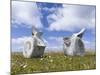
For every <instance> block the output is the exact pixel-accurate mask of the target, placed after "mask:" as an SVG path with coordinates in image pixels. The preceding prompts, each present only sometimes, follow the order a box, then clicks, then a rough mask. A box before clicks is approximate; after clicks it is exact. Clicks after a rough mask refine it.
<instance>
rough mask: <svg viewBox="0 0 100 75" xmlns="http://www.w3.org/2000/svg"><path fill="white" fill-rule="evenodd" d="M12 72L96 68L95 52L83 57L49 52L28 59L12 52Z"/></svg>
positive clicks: (13, 73)
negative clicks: (39, 56) (40, 56)
mask: <svg viewBox="0 0 100 75" xmlns="http://www.w3.org/2000/svg"><path fill="white" fill-rule="evenodd" d="M11 58H12V59H11V74H12V75H16V74H25V73H37V72H54V71H74V70H88V69H95V68H96V57H95V54H91V53H88V54H86V55H85V56H83V57H80V56H73V57H72V56H64V54H63V53H48V54H44V56H43V57H42V58H32V59H26V58H24V57H23V56H22V54H21V53H12V56H11Z"/></svg>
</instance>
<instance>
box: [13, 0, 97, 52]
mask: <svg viewBox="0 0 100 75" xmlns="http://www.w3.org/2000/svg"><path fill="white" fill-rule="evenodd" d="M95 10H96V7H95V6H93V5H73V4H61V3H43V2H22V1H12V10H11V13H12V14H11V41H12V51H22V50H23V42H24V41H25V40H26V39H28V38H30V37H31V35H32V27H33V26H34V27H35V28H36V29H38V30H39V31H42V32H43V35H42V37H43V38H44V41H45V44H46V50H48V51H49V50H50V51H62V49H63V37H66V36H68V37H70V36H71V35H72V34H73V33H77V32H79V31H80V30H81V29H82V28H86V31H85V33H84V36H83V38H82V40H83V42H84V44H85V48H86V49H89V50H91V51H92V50H93V51H95V41H96V38H95V35H96V33H95V26H96V23H95V17H96V15H95V14H96V11H95Z"/></svg>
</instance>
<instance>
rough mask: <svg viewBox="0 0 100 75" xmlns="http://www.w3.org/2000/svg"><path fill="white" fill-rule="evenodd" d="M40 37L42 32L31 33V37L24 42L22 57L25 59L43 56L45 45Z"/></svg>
mask: <svg viewBox="0 0 100 75" xmlns="http://www.w3.org/2000/svg"><path fill="white" fill-rule="evenodd" d="M41 36H42V32H39V31H33V32H32V37H31V38H30V39H27V40H26V41H25V43H24V50H23V56H24V57H25V58H32V57H41V56H43V54H44V50H45V47H46V45H45V43H44V41H43V39H42V37H41Z"/></svg>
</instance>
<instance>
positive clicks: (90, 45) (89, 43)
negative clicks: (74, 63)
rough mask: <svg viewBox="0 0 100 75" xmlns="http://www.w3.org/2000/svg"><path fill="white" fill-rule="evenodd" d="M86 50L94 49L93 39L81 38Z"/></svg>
mask: <svg viewBox="0 0 100 75" xmlns="http://www.w3.org/2000/svg"><path fill="white" fill-rule="evenodd" d="M83 42H84V45H85V48H86V50H87V51H88V50H90V51H95V46H96V45H95V41H88V40H83Z"/></svg>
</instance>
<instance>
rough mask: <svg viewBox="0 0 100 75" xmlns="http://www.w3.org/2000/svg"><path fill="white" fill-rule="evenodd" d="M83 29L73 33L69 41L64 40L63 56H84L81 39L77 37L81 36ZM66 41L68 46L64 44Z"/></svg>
mask: <svg viewBox="0 0 100 75" xmlns="http://www.w3.org/2000/svg"><path fill="white" fill-rule="evenodd" d="M84 31H85V29H82V30H81V31H80V32H78V33H75V34H73V35H72V37H70V38H69V39H65V40H64V45H63V49H64V54H65V55H71V56H74V55H80V56H83V55H84V54H85V48H84V43H83V41H82V39H81V38H82V37H78V36H79V35H81V36H82V35H83V33H84ZM66 41H70V45H67V44H66Z"/></svg>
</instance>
